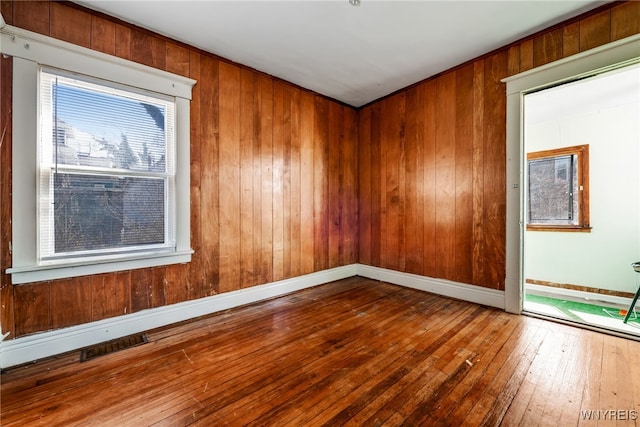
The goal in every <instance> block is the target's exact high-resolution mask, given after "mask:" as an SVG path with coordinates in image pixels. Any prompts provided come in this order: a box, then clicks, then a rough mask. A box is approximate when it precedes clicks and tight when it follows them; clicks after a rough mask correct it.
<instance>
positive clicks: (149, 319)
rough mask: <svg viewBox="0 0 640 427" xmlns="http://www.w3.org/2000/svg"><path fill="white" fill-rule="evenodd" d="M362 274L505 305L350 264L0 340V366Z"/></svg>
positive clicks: (447, 284)
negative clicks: (109, 317)
mask: <svg viewBox="0 0 640 427" xmlns="http://www.w3.org/2000/svg"><path fill="white" fill-rule="evenodd" d="M356 275H358V276H362V277H366V278H370V279H375V280H381V281H384V282H389V283H393V284H395V285H400V286H406V287H409V288H414V289H418V290H422V291H427V292H432V293H435V294H439V295H443V296H448V297H452V298H457V299H461V300H465V301H470V302H474V303H477V304H483V305H488V306H492V307H497V308H501V309H504V292H502V291H497V290H494V289H486V288H481V287H478V286H472V285H466V284H463V283H457V282H452V281H449V280H442V279H433V278H429V277H424V276H418V275H415V274H410V273H401V272H399V271H393V270H387V269H384V268H379V267H371V266H368V265H362V264H351V265H347V266H343V267H338V268H333V269H330V270H323V271H319V272H316V273H311V274H307V275H304V276H299V277H294V278H291V279H286V280H281V281H278V282H273V283H267V284H264V285H260V286H254V287H251V288H246V289H241V290H238V291H233V292H226V293H223V294H218V295H214V296H211V297H206V298H201V299H197V300H193V301H185V302H181V303H178V304H172V305H168V306H164V307H158V308H153V309H149V310H143V311H140V312H136V313H132V314H128V315H124V316H118V317H114V318H111V319H104V320H99V321H96V322H90V323H85V324H82V325H78V326H71V327H68V328H63V329H57V330H54V331H48V332H42V333H38V334H34V335H29V336H25V337H20V338H16V339H14V340H5V341H2V342H0V368H2V369H4V368H8V367H11V366H16V365H21V364H23V363H28V362H33V361H36V360H38V359H42V358H45V357H49V356H54V355H56V354H62V353H66V352H69V351H73V350H77V349H80V348H83V347H87V346H90V345H94V344H98V343H101V342H104V341H109V340H112V339H116V338H120V337H124V336H127V335H131V334H135V333H140V332H144V331H148V330H150V329H154V328H159V327H162V326H167V325H170V324H172V323H176V322H181V321H184V320H189V319H193V318H195V317H198V316H204V315H207V314H212V313H215V312H219V311H222V310H227V309H229V308H233V307H238V306H241V305H245V304H250V303H254V302H258V301H263V300H266V299H269V298H274V297H278V296H281V295H286V294H288V293H291V292H295V291H299V290H302V289H306V288H310V287H312V286H317V285H321V284H324V283H329V282H333V281H335V280H340V279H346V278H348V277H352V276H356Z"/></svg>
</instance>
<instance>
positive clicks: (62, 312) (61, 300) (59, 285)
mask: <svg viewBox="0 0 640 427" xmlns="http://www.w3.org/2000/svg"><path fill="white" fill-rule="evenodd" d="M127 279H128V278H127ZM50 292H51V297H50V298H51V305H50V308H49V309H50V311H51V312H50V317H51V328H53V329H59V328H64V327H67V326H72V325H78V324H81V323H87V322H90V321H91V304H89V301H91V286H87V285H86V280H85V278H84V277H74V278H72V279H68V280H56V281H54V282H52V283H51V287H50ZM122 314H126V313H122Z"/></svg>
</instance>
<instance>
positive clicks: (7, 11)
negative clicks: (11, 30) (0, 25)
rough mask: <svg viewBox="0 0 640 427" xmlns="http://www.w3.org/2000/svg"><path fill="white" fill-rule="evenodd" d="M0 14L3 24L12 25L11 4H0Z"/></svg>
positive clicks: (9, 2)
mask: <svg viewBox="0 0 640 427" xmlns="http://www.w3.org/2000/svg"><path fill="white" fill-rule="evenodd" d="M0 13H1V14H2V17H3V18H4V22H6V23H7V24H8V25H13V2H12V1H3V2H0Z"/></svg>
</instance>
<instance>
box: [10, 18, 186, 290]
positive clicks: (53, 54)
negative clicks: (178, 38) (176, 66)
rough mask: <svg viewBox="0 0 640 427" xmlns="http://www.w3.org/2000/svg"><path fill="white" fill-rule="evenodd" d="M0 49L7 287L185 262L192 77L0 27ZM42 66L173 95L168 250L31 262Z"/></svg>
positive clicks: (35, 251) (35, 235)
mask: <svg viewBox="0 0 640 427" xmlns="http://www.w3.org/2000/svg"><path fill="white" fill-rule="evenodd" d="M0 46H1V50H2V54H4V55H9V56H12V57H13V94H14V96H13V123H12V126H13V128H12V135H13V137H12V142H13V145H12V153H13V157H12V174H13V176H12V178H13V180H12V181H13V184H12V193H13V195H12V203H13V206H12V208H13V210H12V235H13V236H12V242H11V250H12V259H13V262H12V266H11V268H9V269H7V273H8V274H11V279H12V283H13V284H21V283H30V282H37V281H43V280H53V279H59V278H68V277H76V276H84V275H92V274H99V273H107V272H114V271H122V270H130V269H135V268H145V267H155V266H160V265H169V264H178V263H186V262H189V261H191V254H192V253H193V250H192V249H191V246H190V245H191V243H190V234H191V231H190V180H189V177H190V159H189V152H190V142H189V137H190V100H191V89H192V87H193V85H194V84H195V83H196V82H195V80H192V79H189V78H186V77H183V76H178V75H175V74H172V73H168V72H165V71H162V70H158V69H155V68H152V67H147V66H144V65H141V64H137V63H134V62H131V61H127V60H124V59H121V58H117V57H114V56H111V55H107V54H104V53H101V52H97V51H93V50H91V49H87V48H84V47H81V46H77V45H73V44H70V43H67V42H63V41H60V40H57V39H53V38H51V37H47V36H42V35H40V34H36V33H32V32H30V31H26V30H23V29H20V28H16V27H12V26H6V27H4V28H2V34H1V44H0ZM41 66H48V67H53V68H58V69H62V70H66V71H69V72H71V73H78V74H82V75H85V76H89V77H94V78H97V79H101V80H106V81H110V82H113V83H115V84H117V85H126V86H130V87H132V88H139V89H143V90H146V91H151V92H155V93H158V94H161V95H165V96H169V97H171V98H173V99H175V105H176V110H175V119H176V127H175V136H176V152H175V156H176V157H175V165H176V175H175V185H176V187H175V192H176V197H175V224H176V225H175V228H176V236H175V237H176V245H175V249H174V250H172V251H168V252H167V251H149V252H144V253H135V254H115V255H105V256H103V257H97V258H94V259H91V260H87V259H85V260H74V261H66V262H63V263H59V264H55V265H47V264H46V263H41V262H39V260H38V230H37V209H38V202H37V200H38V186H37V179H38V172H37V168H38V148H37V147H38V141H37V136H38V75H39V69H40V67H41Z"/></svg>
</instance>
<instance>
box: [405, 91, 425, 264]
mask: <svg viewBox="0 0 640 427" xmlns="http://www.w3.org/2000/svg"><path fill="white" fill-rule="evenodd" d="M420 88H421V86H416V87H414V88H412V89H410V90H408V91H407V97H406V130H405V164H406V171H405V183H406V192H405V196H406V199H405V227H404V232H405V236H404V241H405V248H406V255H405V271H406V272H408V273H413V274H422V265H423V262H422V261H423V259H422V255H423V246H424V242H423V237H424V233H423V229H424V227H423V224H424V222H423V218H422V211H423V206H424V203H423V201H422V200H423V199H422V185H423V180H424V178H423V176H422V175H421V174H420V173H419V166H418V165H419V164H420V163H422V160H423V158H422V155H421V154H422V149H421V145H422V141H423V140H424V128H423V124H422V123H423V121H422V120H421V119H420V118H421V117H422V114H421V113H422V109H421V107H422V105H423V104H421V103H420V100H419V95H420V93H421V91H420ZM422 101H424V100H422ZM419 117H420V118H419ZM418 141H420V144H418Z"/></svg>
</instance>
